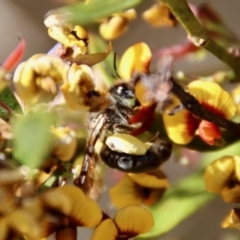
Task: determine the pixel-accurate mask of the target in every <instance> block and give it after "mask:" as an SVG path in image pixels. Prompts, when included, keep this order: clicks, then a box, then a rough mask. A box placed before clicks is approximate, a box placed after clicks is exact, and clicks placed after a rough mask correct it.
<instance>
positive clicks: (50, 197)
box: [42, 185, 102, 228]
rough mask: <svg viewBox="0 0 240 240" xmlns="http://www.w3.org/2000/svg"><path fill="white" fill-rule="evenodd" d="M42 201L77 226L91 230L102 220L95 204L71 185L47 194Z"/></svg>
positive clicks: (99, 210)
mask: <svg viewBox="0 0 240 240" xmlns="http://www.w3.org/2000/svg"><path fill="white" fill-rule="evenodd" d="M42 200H43V202H44V203H45V204H46V205H47V206H48V207H50V208H53V209H56V210H57V211H59V212H60V213H62V214H64V215H65V216H67V217H69V218H70V219H74V221H75V222H77V223H78V225H79V226H85V227H90V228H92V227H95V226H96V225H98V224H99V222H100V221H101V219H102V212H101V209H100V208H99V206H98V205H97V203H96V202H95V201H93V200H92V199H90V198H88V197H87V196H86V195H85V194H84V193H83V192H82V190H81V189H79V188H77V187H75V186H72V185H65V186H63V187H59V188H57V189H55V190H54V191H50V192H47V193H46V194H44V195H43V197H42Z"/></svg>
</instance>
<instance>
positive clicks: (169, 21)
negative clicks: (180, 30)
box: [142, 2, 177, 27]
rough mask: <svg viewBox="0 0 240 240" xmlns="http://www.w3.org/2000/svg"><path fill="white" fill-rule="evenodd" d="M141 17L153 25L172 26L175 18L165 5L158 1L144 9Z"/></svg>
mask: <svg viewBox="0 0 240 240" xmlns="http://www.w3.org/2000/svg"><path fill="white" fill-rule="evenodd" d="M142 16H143V19H144V20H145V21H147V22H148V23H150V24H151V25H152V26H154V27H162V26H169V27H174V26H175V25H176V24H177V20H176V19H175V17H174V15H173V14H172V13H171V11H170V10H169V9H168V7H167V6H166V5H164V4H163V3H161V2H159V3H157V4H154V5H153V6H151V7H150V8H149V9H147V10H146V11H144V13H143V15H142Z"/></svg>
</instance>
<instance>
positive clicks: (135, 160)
mask: <svg viewBox="0 0 240 240" xmlns="http://www.w3.org/2000/svg"><path fill="white" fill-rule="evenodd" d="M159 141H160V142H158V141H157V142H155V143H154V144H153V146H152V147H151V148H150V149H149V150H148V151H147V152H146V153H145V154H144V155H133V154H128V153H124V152H117V151H114V150H111V149H110V148H109V147H108V146H107V145H104V146H103V148H102V149H101V152H100V157H101V158H102V160H103V161H104V163H105V164H106V165H108V166H109V167H110V168H115V169H118V170H119V171H122V172H128V173H144V172H149V171H152V170H155V169H157V168H158V167H159V166H160V165H161V164H163V163H164V162H165V161H166V160H167V159H168V158H169V157H170V155H171V151H172V145H171V143H168V142H165V141H162V140H159Z"/></svg>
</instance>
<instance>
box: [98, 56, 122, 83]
mask: <svg viewBox="0 0 240 240" xmlns="http://www.w3.org/2000/svg"><path fill="white" fill-rule="evenodd" d="M116 62H117V53H116V52H114V56H113V69H114V73H112V72H111V71H110V69H109V68H108V67H107V66H106V64H105V63H104V62H103V63H102V65H103V67H104V68H105V69H106V71H107V73H108V74H109V75H110V76H111V77H113V78H119V79H121V77H120V76H119V74H118V72H117V65H116Z"/></svg>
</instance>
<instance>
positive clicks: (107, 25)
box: [99, 16, 129, 40]
mask: <svg viewBox="0 0 240 240" xmlns="http://www.w3.org/2000/svg"><path fill="white" fill-rule="evenodd" d="M128 23H129V20H128V19H127V18H126V17H122V16H113V17H111V18H109V19H108V18H107V19H106V20H105V21H104V22H103V23H102V24H101V25H100V27H99V33H100V34H101V36H102V37H103V38H104V39H106V40H114V39H116V38H118V37H119V36H121V35H122V34H123V33H124V32H125V31H126V30H127V27H128Z"/></svg>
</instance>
